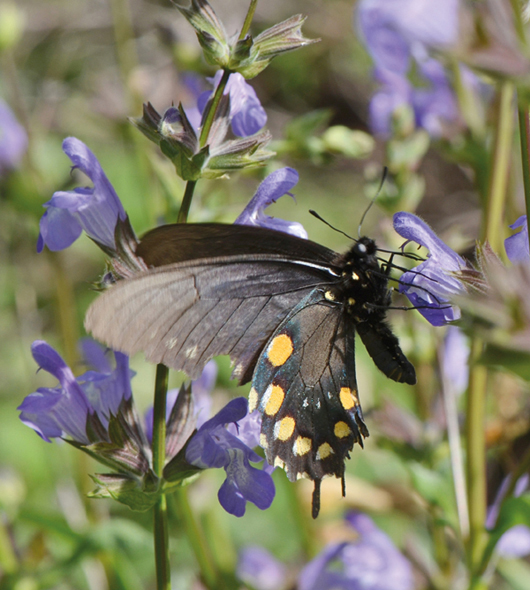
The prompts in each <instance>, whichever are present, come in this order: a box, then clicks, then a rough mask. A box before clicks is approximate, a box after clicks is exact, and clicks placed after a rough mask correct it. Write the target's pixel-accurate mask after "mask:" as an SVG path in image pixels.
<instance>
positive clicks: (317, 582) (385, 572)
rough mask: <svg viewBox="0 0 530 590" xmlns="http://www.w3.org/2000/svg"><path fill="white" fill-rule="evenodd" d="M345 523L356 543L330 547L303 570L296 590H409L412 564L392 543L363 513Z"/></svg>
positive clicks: (411, 582) (412, 583)
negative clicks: (353, 532)
mask: <svg viewBox="0 0 530 590" xmlns="http://www.w3.org/2000/svg"><path fill="white" fill-rule="evenodd" d="M346 520H347V522H348V524H350V526H352V527H353V528H354V529H355V530H356V531H357V532H358V533H359V537H360V538H359V540H358V541H357V542H355V543H340V544H331V545H329V546H328V547H327V548H326V549H325V550H324V551H323V552H322V553H321V554H320V555H318V556H317V557H316V558H315V559H314V560H313V561H311V562H310V563H309V564H307V565H306V567H305V568H304V569H303V570H302V572H301V573H300V576H299V578H298V590H412V589H413V588H414V578H413V574H412V568H411V565H410V563H409V562H408V560H407V559H405V557H404V556H403V555H402V554H401V553H400V551H398V549H396V547H395V545H394V543H393V542H392V540H391V539H390V538H389V537H388V536H387V535H386V534H385V533H383V531H381V530H380V529H379V528H377V527H376V526H375V524H374V523H373V521H372V520H371V518H369V517H368V516H366V515H365V514H361V513H358V512H352V513H350V514H349V515H348V516H347V517H346Z"/></svg>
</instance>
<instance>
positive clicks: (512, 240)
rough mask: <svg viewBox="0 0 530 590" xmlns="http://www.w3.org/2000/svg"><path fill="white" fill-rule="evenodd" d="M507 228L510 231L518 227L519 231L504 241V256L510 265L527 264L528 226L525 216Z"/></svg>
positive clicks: (528, 249) (528, 259) (528, 256)
mask: <svg viewBox="0 0 530 590" xmlns="http://www.w3.org/2000/svg"><path fill="white" fill-rule="evenodd" d="M509 227H510V229H517V228H518V227H520V228H521V231H520V232H517V233H516V234H514V235H513V236H510V237H509V238H506V239H505V240H504V248H505V249H506V255H507V256H508V258H509V260H510V262H511V263H512V264H516V263H517V262H529V261H530V248H529V245H528V224H527V223H526V215H522V216H521V217H519V219H518V220H517V221H516V222H515V223H512V225H510V226H509Z"/></svg>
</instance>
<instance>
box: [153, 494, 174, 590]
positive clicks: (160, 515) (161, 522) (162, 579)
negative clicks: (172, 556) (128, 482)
mask: <svg viewBox="0 0 530 590" xmlns="http://www.w3.org/2000/svg"><path fill="white" fill-rule="evenodd" d="M154 536H155V567H156V590H171V571H170V569H169V552H168V549H169V535H168V522H167V497H166V495H165V494H162V495H161V496H160V499H159V500H158V502H157V503H156V504H155V508H154Z"/></svg>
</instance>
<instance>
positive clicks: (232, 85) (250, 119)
mask: <svg viewBox="0 0 530 590" xmlns="http://www.w3.org/2000/svg"><path fill="white" fill-rule="evenodd" d="M222 76H223V70H218V71H217V72H216V74H215V76H214V77H213V78H208V81H209V82H211V83H212V84H213V87H214V89H215V88H217V85H218V84H219V82H220V81H221V78H222ZM224 93H225V94H230V125H231V127H232V131H233V132H234V135H237V136H238V137H248V136H249V135H254V133H257V132H258V131H260V129H263V127H265V125H266V123H267V113H266V112H265V109H264V108H263V107H262V106H261V103H260V101H259V98H258V96H257V94H256V91H255V90H254V88H252V86H251V85H250V84H248V83H247V81H246V80H245V78H243V76H242V75H241V74H238V73H234V74H230V77H229V78H228V83H227V85H226V88H225V92H224ZM211 95H212V92H210V91H208V92H204V93H203V94H201V96H200V97H199V100H198V107H199V111H200V112H201V113H202V112H203V111H204V108H205V107H206V103H207V102H208V99H209V98H210V96H211Z"/></svg>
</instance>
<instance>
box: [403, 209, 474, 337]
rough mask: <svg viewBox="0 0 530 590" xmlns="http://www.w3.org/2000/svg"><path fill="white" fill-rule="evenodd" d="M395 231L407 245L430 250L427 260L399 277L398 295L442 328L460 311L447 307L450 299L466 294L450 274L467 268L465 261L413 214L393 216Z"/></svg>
mask: <svg viewBox="0 0 530 590" xmlns="http://www.w3.org/2000/svg"><path fill="white" fill-rule="evenodd" d="M394 229H395V230H396V232H397V233H398V234H399V235H400V236H402V237H403V238H405V239H406V240H407V242H409V241H412V242H416V243H417V244H419V245H420V246H423V247H424V248H426V249H427V250H428V251H429V254H428V255H427V260H425V261H424V262H422V263H421V264H419V265H418V266H417V267H416V268H414V269H413V270H410V271H408V272H406V273H404V274H403V275H402V276H401V278H400V280H399V290H400V292H401V293H404V294H405V295H406V296H407V297H408V298H409V300H410V302H411V303H412V305H414V307H417V308H418V311H419V312H420V313H421V314H422V315H423V317H425V319H426V320H427V321H429V322H430V323H431V324H432V325H433V326H443V325H444V324H447V323H448V322H451V321H453V320H457V319H458V318H459V317H460V309H459V308H458V307H456V306H452V305H450V304H449V299H450V298H451V296H452V295H456V294H459V293H463V292H464V291H465V287H464V284H463V283H462V281H460V280H459V279H458V278H456V277H455V276H454V274H453V273H457V272H458V271H461V270H463V269H465V268H466V266H467V265H466V262H465V260H464V259H463V258H462V257H461V256H459V255H458V254H457V253H456V252H454V251H453V250H451V248H449V246H446V245H445V244H444V243H443V241H442V240H440V238H439V237H438V236H437V235H436V234H435V233H434V232H433V231H432V229H431V228H430V227H429V226H428V225H427V224H426V223H425V222H424V221H422V220H421V219H420V218H419V217H416V215H413V214H412V213H405V212H404V211H401V212H399V213H396V214H395V215H394Z"/></svg>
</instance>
